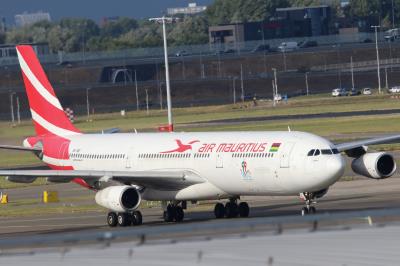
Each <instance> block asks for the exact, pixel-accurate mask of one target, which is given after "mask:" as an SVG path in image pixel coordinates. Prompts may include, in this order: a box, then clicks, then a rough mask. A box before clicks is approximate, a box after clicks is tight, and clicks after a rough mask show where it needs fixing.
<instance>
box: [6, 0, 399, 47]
mask: <svg viewBox="0 0 400 266" xmlns="http://www.w3.org/2000/svg"><path fill="white" fill-rule="evenodd" d="M326 2H327V1H324V0H215V1H214V3H213V4H211V5H210V6H209V7H208V9H207V11H206V12H205V13H203V14H200V15H197V16H187V17H184V16H182V17H181V21H180V22H178V23H176V24H174V25H168V27H167V31H168V41H169V44H170V45H191V44H204V43H207V42H208V27H209V26H210V25H218V24H228V23H241V22H254V21H262V20H264V19H266V18H268V17H270V16H272V15H273V14H274V12H275V9H276V8H281V7H290V6H313V5H321V4H324V3H326ZM329 4H330V5H331V7H332V10H333V16H334V17H337V16H342V17H346V18H347V19H348V20H349V21H351V22H352V23H354V24H357V23H358V22H359V21H364V22H365V21H366V22H371V21H373V22H377V23H381V24H382V25H383V26H386V27H390V26H391V17H392V6H391V4H392V1H391V0H350V4H349V5H348V6H347V7H346V8H344V9H342V8H341V7H340V0H332V1H329ZM394 7H395V11H396V10H398V7H400V0H394ZM399 18H400V14H398V13H397V12H395V19H396V20H398V19H399ZM27 42H34V43H41V42H46V43H48V44H49V47H50V50H51V51H52V52H58V51H65V52H76V51H81V50H82V49H85V50H87V51H100V50H116V49H125V48H138V47H155V46H161V45H162V28H161V26H160V25H158V24H156V23H153V22H149V21H148V20H145V19H142V20H136V19H133V18H126V17H121V18H118V19H117V20H113V21H109V22H105V23H104V24H103V25H101V26H99V25H98V24H97V23H95V22H94V21H93V20H91V19H84V18H63V19H61V20H59V21H56V22H48V21H41V22H37V23H35V24H33V25H30V26H26V27H22V28H11V29H9V30H8V31H7V32H5V33H0V44H2V43H3V44H4V43H9V44H15V43H27Z"/></svg>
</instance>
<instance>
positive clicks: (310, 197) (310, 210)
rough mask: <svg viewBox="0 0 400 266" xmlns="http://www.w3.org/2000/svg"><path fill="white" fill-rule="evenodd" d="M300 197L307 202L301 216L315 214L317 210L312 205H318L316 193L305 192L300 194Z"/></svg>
mask: <svg viewBox="0 0 400 266" xmlns="http://www.w3.org/2000/svg"><path fill="white" fill-rule="evenodd" d="M300 197H301V198H302V199H303V200H304V201H305V202H306V206H305V207H303V208H302V209H301V216H305V215H308V214H315V213H316V212H317V209H316V208H315V207H314V206H312V204H315V203H317V202H316V201H315V199H316V196H315V194H314V193H310V192H304V193H301V194H300Z"/></svg>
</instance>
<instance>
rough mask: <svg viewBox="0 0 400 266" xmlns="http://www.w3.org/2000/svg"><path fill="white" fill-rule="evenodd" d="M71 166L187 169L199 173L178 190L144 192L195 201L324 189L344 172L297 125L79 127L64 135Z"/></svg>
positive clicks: (322, 143) (323, 145)
mask: <svg viewBox="0 0 400 266" xmlns="http://www.w3.org/2000/svg"><path fill="white" fill-rule="evenodd" d="M70 140H71V143H70V145H69V149H68V153H69V159H67V160H59V161H57V160H54V159H51V158H48V157H46V156H44V158H43V160H44V161H45V162H47V163H51V164H53V165H54V164H59V165H60V166H72V168H73V169H75V170H99V171H101V170H103V171H141V170H143V171H151V170H163V171H168V170H171V171H172V170H188V171H191V172H194V173H196V174H197V175H198V176H200V177H201V178H203V179H204V180H205V182H204V183H201V184H196V185H192V186H190V187H187V188H185V189H182V190H179V191H168V190H162V189H152V188H146V189H145V190H144V192H143V198H144V199H153V200H198V199H214V198H224V197H228V196H241V195H296V194H298V193H301V192H314V191H319V190H321V189H325V188H328V187H329V186H330V185H332V184H333V183H335V182H336V181H337V180H338V179H339V178H340V177H341V176H342V175H343V171H344V166H345V164H344V160H343V158H342V156H341V155H340V154H320V155H317V156H309V152H310V150H313V149H315V150H321V151H322V150H325V151H326V150H332V149H334V147H335V146H334V145H333V144H332V143H331V142H329V141H327V140H326V139H324V138H321V137H318V136H315V135H312V134H308V133H303V132H215V133H211V132H209V133H141V134H104V135H102V134H85V135H77V136H71V137H70Z"/></svg>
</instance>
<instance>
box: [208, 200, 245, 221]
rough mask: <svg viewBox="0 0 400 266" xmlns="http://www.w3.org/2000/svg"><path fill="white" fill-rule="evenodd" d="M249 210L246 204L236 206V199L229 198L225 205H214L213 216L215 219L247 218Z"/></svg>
mask: <svg viewBox="0 0 400 266" xmlns="http://www.w3.org/2000/svg"><path fill="white" fill-rule="evenodd" d="M249 213H250V208H249V205H248V204H247V202H241V203H239V204H237V198H231V199H229V201H228V202H227V203H226V204H225V206H224V205H223V204H222V203H217V204H215V207H214V215H215V218H217V219H221V218H224V217H226V218H236V217H249Z"/></svg>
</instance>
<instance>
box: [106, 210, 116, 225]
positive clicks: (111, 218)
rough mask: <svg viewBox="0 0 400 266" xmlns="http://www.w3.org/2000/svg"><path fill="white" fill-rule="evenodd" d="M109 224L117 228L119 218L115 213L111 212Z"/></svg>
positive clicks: (108, 217) (108, 216)
mask: <svg viewBox="0 0 400 266" xmlns="http://www.w3.org/2000/svg"><path fill="white" fill-rule="evenodd" d="M107 224H108V226H110V227H116V226H117V224H118V217H117V214H116V213H115V212H109V213H108V214H107Z"/></svg>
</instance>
